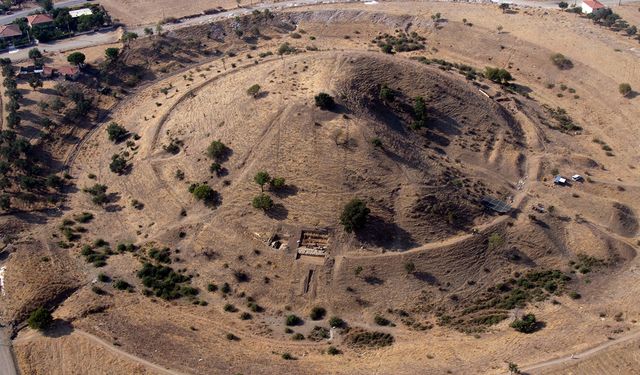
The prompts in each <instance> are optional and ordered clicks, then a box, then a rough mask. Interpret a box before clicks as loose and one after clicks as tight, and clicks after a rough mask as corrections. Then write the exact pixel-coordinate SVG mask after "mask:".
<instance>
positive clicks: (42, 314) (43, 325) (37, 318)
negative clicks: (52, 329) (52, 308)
mask: <svg viewBox="0 0 640 375" xmlns="http://www.w3.org/2000/svg"><path fill="white" fill-rule="evenodd" d="M51 322H53V317H52V316H51V313H50V312H49V310H47V309H45V308H44V307H38V308H37V309H36V310H34V311H33V312H32V313H31V315H29V319H27V324H29V328H31V329H37V330H39V331H43V330H45V329H47V328H48V327H49V326H50V325H51Z"/></svg>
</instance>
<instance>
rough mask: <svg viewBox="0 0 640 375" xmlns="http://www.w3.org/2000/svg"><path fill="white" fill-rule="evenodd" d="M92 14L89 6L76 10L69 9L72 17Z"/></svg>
mask: <svg viewBox="0 0 640 375" xmlns="http://www.w3.org/2000/svg"><path fill="white" fill-rule="evenodd" d="M92 14H93V12H92V11H91V9H89V8H82V9H76V10H70V11H69V15H70V16H71V18H78V17H80V16H90V15H92Z"/></svg>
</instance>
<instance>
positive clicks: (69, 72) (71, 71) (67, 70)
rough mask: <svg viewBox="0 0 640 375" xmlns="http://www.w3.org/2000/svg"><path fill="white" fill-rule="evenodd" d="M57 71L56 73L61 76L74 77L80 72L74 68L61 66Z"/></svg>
mask: <svg viewBox="0 0 640 375" xmlns="http://www.w3.org/2000/svg"><path fill="white" fill-rule="evenodd" d="M57 70H58V73H60V74H62V75H63V76H74V75H76V74H78V73H79V72H80V69H78V68H76V67H75V66H62V67H60V68H58V69H57Z"/></svg>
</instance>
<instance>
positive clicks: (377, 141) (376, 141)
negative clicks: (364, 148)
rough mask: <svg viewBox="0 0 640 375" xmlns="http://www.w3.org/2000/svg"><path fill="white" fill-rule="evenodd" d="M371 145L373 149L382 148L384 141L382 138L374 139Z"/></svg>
mask: <svg viewBox="0 0 640 375" xmlns="http://www.w3.org/2000/svg"><path fill="white" fill-rule="evenodd" d="M371 144H372V145H373V147H378V148H382V140H381V139H380V138H377V137H376V138H373V139H372V140H371Z"/></svg>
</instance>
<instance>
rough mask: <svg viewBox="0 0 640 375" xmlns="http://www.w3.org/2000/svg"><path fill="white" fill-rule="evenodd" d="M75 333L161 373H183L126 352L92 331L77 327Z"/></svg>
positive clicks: (178, 374) (170, 374)
mask: <svg viewBox="0 0 640 375" xmlns="http://www.w3.org/2000/svg"><path fill="white" fill-rule="evenodd" d="M73 333H74V334H78V335H80V336H83V337H85V338H87V339H89V340H91V341H92V342H94V343H96V344H98V345H100V346H102V347H104V348H105V349H107V350H109V351H111V352H113V353H115V354H118V355H121V356H123V357H125V358H127V359H130V360H132V361H134V362H137V363H140V364H141V365H144V366H146V367H148V368H150V369H153V370H156V371H158V372H159V373H161V374H168V375H183V373H182V372H178V371H175V370H171V369H167V368H164V367H162V366H160V365H156V364H155V363H152V362H149V361H147V360H146V359H142V358H140V357H136V356H135V355H133V354H130V353H128V352H126V351H124V350H122V349H118V348H117V347H115V346H113V345H111V344H109V343H108V342H106V341H104V340H103V339H101V338H99V337H97V336H94V335H92V334H90V333H87V332H84V331H80V330H78V329H75V330H74V331H73Z"/></svg>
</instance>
